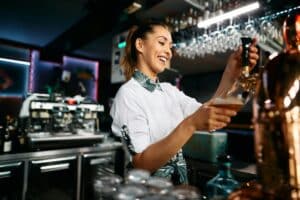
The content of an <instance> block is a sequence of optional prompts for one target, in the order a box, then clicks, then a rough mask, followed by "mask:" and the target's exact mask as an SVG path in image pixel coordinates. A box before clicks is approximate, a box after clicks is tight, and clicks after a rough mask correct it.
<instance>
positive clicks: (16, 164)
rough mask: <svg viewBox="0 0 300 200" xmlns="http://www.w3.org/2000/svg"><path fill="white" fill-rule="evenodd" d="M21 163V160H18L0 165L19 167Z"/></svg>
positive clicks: (2, 166) (1, 166) (0, 166)
mask: <svg viewBox="0 0 300 200" xmlns="http://www.w3.org/2000/svg"><path fill="white" fill-rule="evenodd" d="M21 164H22V163H21V162H17V163H8V164H3V165H0V168H4V167H18V166H20V165H21Z"/></svg>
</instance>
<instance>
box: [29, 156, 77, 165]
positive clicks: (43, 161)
mask: <svg viewBox="0 0 300 200" xmlns="http://www.w3.org/2000/svg"><path fill="white" fill-rule="evenodd" d="M75 159H76V156H69V157H64V158H53V159H46V160H34V161H31V163H32V164H43V163H49V162H59V161H67V160H75Z"/></svg>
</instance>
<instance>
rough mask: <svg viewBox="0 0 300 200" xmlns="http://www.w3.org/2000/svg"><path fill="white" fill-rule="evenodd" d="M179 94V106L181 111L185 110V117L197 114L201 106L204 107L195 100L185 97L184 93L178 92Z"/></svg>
mask: <svg viewBox="0 0 300 200" xmlns="http://www.w3.org/2000/svg"><path fill="white" fill-rule="evenodd" d="M176 89H177V88H176ZM177 90H178V89H177ZM178 93H179V95H178V96H179V98H178V99H179V104H180V107H181V109H182V110H183V114H184V116H185V117H187V116H189V115H191V114H192V113H194V112H196V110H198V109H199V108H200V106H201V105H202V104H201V103H199V102H198V101H197V100H196V99H195V98H192V97H189V96H187V95H185V94H184V93H183V92H182V91H179V90H178Z"/></svg>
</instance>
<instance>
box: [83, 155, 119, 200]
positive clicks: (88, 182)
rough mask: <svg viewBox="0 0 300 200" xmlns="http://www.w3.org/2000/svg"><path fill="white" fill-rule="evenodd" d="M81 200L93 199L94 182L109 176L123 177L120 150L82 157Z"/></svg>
mask: <svg viewBox="0 0 300 200" xmlns="http://www.w3.org/2000/svg"><path fill="white" fill-rule="evenodd" d="M81 166H82V169H81V172H82V173H81V174H82V177H81V198H80V199H81V200H92V199H95V192H94V185H93V184H94V182H95V180H97V178H99V177H102V176H107V175H111V174H118V175H120V176H123V173H124V154H123V151H122V149H112V150H107V151H104V152H99V153H87V154H84V155H82V165H81Z"/></svg>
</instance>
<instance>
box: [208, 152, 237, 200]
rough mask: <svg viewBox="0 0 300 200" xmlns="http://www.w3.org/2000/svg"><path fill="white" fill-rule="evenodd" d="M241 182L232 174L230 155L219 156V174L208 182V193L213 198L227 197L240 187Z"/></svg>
mask: <svg viewBox="0 0 300 200" xmlns="http://www.w3.org/2000/svg"><path fill="white" fill-rule="evenodd" d="M239 185H240V184H239V182H238V181H236V180H235V179H234V177H233V176H232V174H231V161H230V156H229V155H226V154H221V155H219V156H218V174H217V175H216V176H215V177H213V178H212V179H210V180H209V181H208V182H207V183H206V195H207V197H208V199H211V200H222V199H227V197H228V195H229V194H230V193H231V192H232V191H234V190H235V189H237V188H238V187H239Z"/></svg>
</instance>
